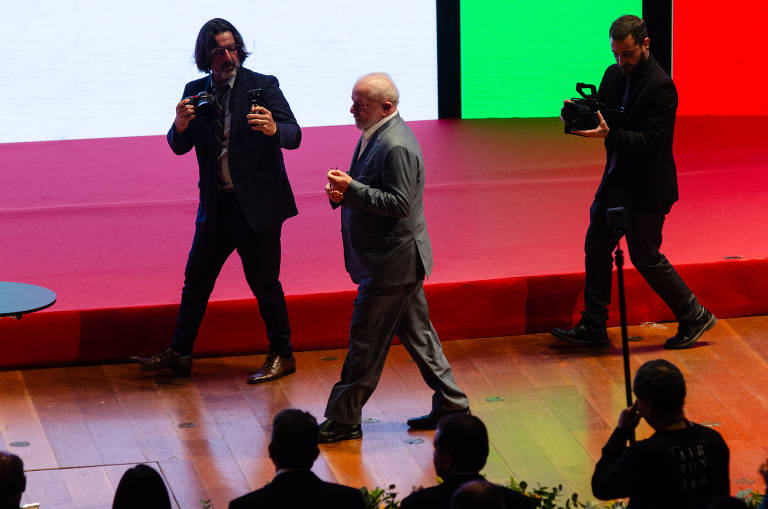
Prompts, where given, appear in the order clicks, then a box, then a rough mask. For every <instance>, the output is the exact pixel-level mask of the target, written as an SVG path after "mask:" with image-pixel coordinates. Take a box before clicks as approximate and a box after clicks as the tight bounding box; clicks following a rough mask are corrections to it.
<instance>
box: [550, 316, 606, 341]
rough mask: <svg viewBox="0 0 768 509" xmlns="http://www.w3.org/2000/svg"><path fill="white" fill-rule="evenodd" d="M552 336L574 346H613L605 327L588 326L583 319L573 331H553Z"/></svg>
mask: <svg viewBox="0 0 768 509" xmlns="http://www.w3.org/2000/svg"><path fill="white" fill-rule="evenodd" d="M550 334H552V335H553V336H555V337H556V338H557V339H562V340H563V341H567V342H568V343H571V344H572V345H577V346H585V347H588V348H605V347H607V346H610V345H611V342H610V341H608V333H607V332H606V330H605V326H595V325H592V324H588V323H587V322H586V321H584V320H583V319H582V320H581V321H580V322H579V323H578V324H577V325H576V327H574V328H573V329H559V328H558V329H552V330H551V331H550Z"/></svg>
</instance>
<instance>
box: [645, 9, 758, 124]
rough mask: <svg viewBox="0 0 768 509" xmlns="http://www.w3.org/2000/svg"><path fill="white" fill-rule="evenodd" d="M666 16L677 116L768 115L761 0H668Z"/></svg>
mask: <svg viewBox="0 0 768 509" xmlns="http://www.w3.org/2000/svg"><path fill="white" fill-rule="evenodd" d="M672 19H673V28H672V37H673V43H672V75H673V78H674V80H675V83H676V84H677V91H678V94H679V96H680V104H679V109H678V114H681V115H768V47H767V46H766V36H765V27H766V25H768V5H767V4H766V0H739V1H738V2H721V1H718V2H714V1H712V0H674V2H673V18H672ZM651 43H653V41H651Z"/></svg>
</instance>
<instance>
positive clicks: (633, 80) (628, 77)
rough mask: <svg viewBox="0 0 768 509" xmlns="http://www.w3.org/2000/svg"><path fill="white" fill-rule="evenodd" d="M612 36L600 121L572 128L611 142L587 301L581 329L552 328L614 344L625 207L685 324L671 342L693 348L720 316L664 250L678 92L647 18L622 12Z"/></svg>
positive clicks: (646, 260) (644, 256) (650, 278)
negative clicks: (616, 268) (618, 210)
mask: <svg viewBox="0 0 768 509" xmlns="http://www.w3.org/2000/svg"><path fill="white" fill-rule="evenodd" d="M609 35H610V41H611V50H612V51H613V55H614V58H615V59H616V64H614V65H611V66H610V67H608V69H607V70H606V71H605V74H604V75H603V79H602V82H601V83H600V87H599V90H598V94H597V95H598V98H597V99H598V103H599V104H600V105H601V108H602V111H598V112H597V122H598V124H597V126H596V127H594V128H593V129H588V130H573V131H572V132H573V134H577V135H580V136H585V137H590V138H604V140H605V149H606V164H605V171H604V173H603V178H602V182H601V183H600V186H599V188H598V189H597V193H596V194H595V199H594V202H593V203H592V207H591V208H590V224H589V229H588V230H587V235H586V241H585V246H584V251H585V268H586V281H585V284H584V304H585V307H584V311H583V312H582V318H581V320H580V321H579V323H578V324H577V325H576V326H575V327H574V328H572V329H559V328H558V329H554V330H552V335H553V336H555V337H556V338H558V339H561V340H564V341H567V342H570V343H573V344H577V345H580V346H588V347H604V346H608V345H609V341H608V335H607V334H606V330H605V322H606V320H607V318H608V309H607V306H608V304H609V303H610V300H611V274H612V269H613V259H612V257H611V253H612V251H613V250H614V248H615V247H616V245H617V243H618V241H619V238H620V237H619V234H617V233H615V232H612V231H611V230H610V228H609V226H608V224H607V219H606V210H607V209H609V208H612V207H625V208H626V210H627V213H628V225H627V228H626V230H625V233H626V238H627V246H628V249H629V255H630V259H631V260H632V263H633V264H634V266H635V268H636V269H637V270H638V272H639V273H640V274H641V275H642V276H643V278H645V280H646V281H647V282H648V284H649V285H650V286H651V288H653V290H654V291H655V292H656V293H657V294H658V295H659V297H661V298H662V300H663V301H664V302H665V303H666V304H667V306H669V308H670V309H671V310H672V312H673V313H674V314H675V317H676V318H677V321H678V323H679V326H678V332H677V334H676V335H675V336H673V337H671V338H669V339H667V341H666V343H665V344H664V347H665V348H671V349H677V348H687V347H690V346H691V345H692V344H693V343H694V342H695V341H696V340H697V339H699V337H700V336H701V334H703V333H704V332H706V331H707V330H709V329H710V328H712V326H713V325H714V324H715V322H716V321H717V319H716V318H715V316H714V315H713V314H712V313H710V312H709V311H708V310H707V309H706V308H704V307H703V306H702V305H701V304H699V302H698V300H697V299H696V297H695V296H694V295H693V293H692V292H691V290H690V289H689V288H688V286H686V284H685V283H684V282H683V280H682V279H681V278H680V276H679V275H678V274H677V272H676V271H675V269H674V268H673V267H672V265H671V264H670V263H669V261H667V259H666V257H665V256H664V255H663V254H661V253H660V252H659V248H660V247H661V239H662V233H661V231H662V227H663V225H664V219H665V216H666V214H668V213H669V211H670V209H671V207H672V204H673V203H675V202H676V201H677V199H678V191H677V171H676V169H675V161H674V158H673V155H672V138H673V133H674V127H675V114H676V111H677V91H676V89H675V84H674V83H673V82H672V79H671V78H670V77H669V75H667V73H666V72H665V71H664V70H663V69H662V68H661V67H660V66H659V64H658V63H656V60H654V58H653V56H652V55H651V53H650V51H649V45H650V41H649V39H648V33H647V31H646V28H645V22H644V21H643V20H642V19H640V18H639V17H637V16H632V15H625V16H621V17H620V18H618V19H617V20H616V21H614V22H613V24H612V25H611V28H610V31H609ZM567 102H568V101H566V103H567ZM564 112H565V109H564ZM566 127H567V125H566Z"/></svg>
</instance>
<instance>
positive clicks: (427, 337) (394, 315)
mask: <svg viewBox="0 0 768 509" xmlns="http://www.w3.org/2000/svg"><path fill="white" fill-rule="evenodd" d="M394 334H397V337H398V338H400V341H401V342H402V343H403V346H405V349H406V350H408V353H409V354H410V355H411V357H413V360H414V361H415V362H416V365H417V366H418V368H419V371H421V376H422V377H423V378H424V381H425V382H426V383H427V385H428V386H429V387H430V388H431V389H432V390H433V391H435V392H434V394H433V396H432V409H433V410H448V411H451V410H460V409H463V408H467V407H468V406H469V401H468V400H467V396H466V395H465V394H464V393H463V392H462V391H461V389H459V387H458V386H457V385H456V381H455V380H454V378H453V371H452V370H451V366H450V364H448V359H446V358H445V354H444V353H443V348H442V346H441V345H440V338H438V336H437V332H435V329H434V327H432V322H430V321H429V307H428V306H427V299H426V297H425V295H424V282H423V281H416V282H414V283H408V284H405V285H400V286H393V287H386V288H369V287H365V286H360V287H358V289H357V297H356V298H355V310H354V312H353V313H352V322H351V324H350V326H349V352H348V353H347V357H346V359H344V367H343V368H342V369H341V380H339V381H338V382H337V383H336V385H334V386H333V389H332V390H331V395H330V396H329V398H328V405H327V406H326V408H325V417H326V418H328V419H331V420H333V421H336V422H341V423H344V424H359V423H360V421H361V416H362V409H363V405H365V402H366V401H368V398H370V397H371V394H373V391H374V389H376V385H377V384H378V383H379V378H380V377H381V372H382V370H383V369H384V363H385V362H386V360H387V352H388V351H389V346H390V344H392V336H393V335H394Z"/></svg>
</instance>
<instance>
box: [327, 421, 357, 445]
mask: <svg viewBox="0 0 768 509" xmlns="http://www.w3.org/2000/svg"><path fill="white" fill-rule="evenodd" d="M355 438H363V430H362V428H361V427H360V425H359V424H344V423H342V422H336V421H332V420H330V419H327V420H326V421H325V422H323V423H322V424H321V425H320V433H319V435H318V440H317V441H318V442H320V443H321V444H330V443H332V442H341V441H342V440H353V439H355Z"/></svg>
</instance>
